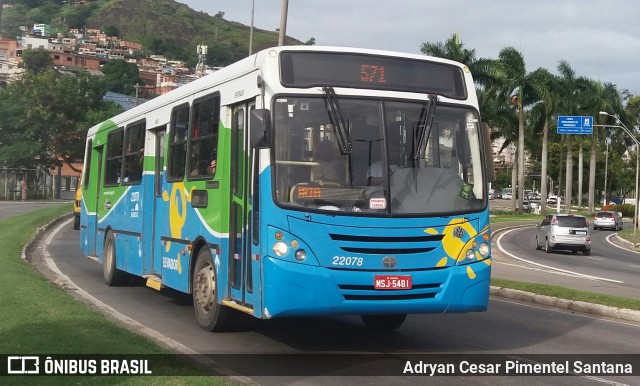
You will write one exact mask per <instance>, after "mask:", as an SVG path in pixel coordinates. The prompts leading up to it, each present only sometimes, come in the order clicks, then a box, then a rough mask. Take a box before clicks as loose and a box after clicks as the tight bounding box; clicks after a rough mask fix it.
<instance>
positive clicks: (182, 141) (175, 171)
mask: <svg viewBox="0 0 640 386" xmlns="http://www.w3.org/2000/svg"><path fill="white" fill-rule="evenodd" d="M188 127H189V105H183V106H181V107H178V108H176V109H174V110H173V112H172V113H171V127H170V129H169V130H170V131H171V133H170V135H169V162H168V176H167V180H169V181H181V180H182V179H183V178H184V174H185V163H186V160H187V129H188Z"/></svg>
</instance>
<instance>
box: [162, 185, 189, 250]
mask: <svg viewBox="0 0 640 386" xmlns="http://www.w3.org/2000/svg"><path fill="white" fill-rule="evenodd" d="M162 199H163V200H164V201H165V202H166V201H168V202H169V229H170V231H171V237H173V238H176V239H179V238H181V237H182V228H183V227H184V224H185V223H186V222H187V195H186V194H185V192H184V183H182V182H176V183H174V184H173V187H172V188H171V196H169V194H168V193H167V191H166V190H165V191H163V192H162ZM170 247H171V241H168V242H167V247H166V251H167V252H168V251H169V248H170Z"/></svg>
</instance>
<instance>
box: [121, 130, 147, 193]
mask: <svg viewBox="0 0 640 386" xmlns="http://www.w3.org/2000/svg"><path fill="white" fill-rule="evenodd" d="M125 149H126V151H125V155H124V164H125V166H124V171H125V172H124V173H125V174H124V179H123V182H125V183H129V184H135V183H140V181H141V180H142V168H143V162H144V122H139V123H136V124H134V125H129V126H128V127H127V131H126V140H125Z"/></svg>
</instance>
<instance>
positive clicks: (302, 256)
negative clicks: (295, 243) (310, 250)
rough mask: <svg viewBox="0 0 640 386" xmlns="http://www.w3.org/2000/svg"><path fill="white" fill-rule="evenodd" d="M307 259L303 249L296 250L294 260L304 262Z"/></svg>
mask: <svg viewBox="0 0 640 386" xmlns="http://www.w3.org/2000/svg"><path fill="white" fill-rule="evenodd" d="M306 258H307V251H305V250H304V249H298V250H297V251H296V260H298V261H304V260H305V259H306Z"/></svg>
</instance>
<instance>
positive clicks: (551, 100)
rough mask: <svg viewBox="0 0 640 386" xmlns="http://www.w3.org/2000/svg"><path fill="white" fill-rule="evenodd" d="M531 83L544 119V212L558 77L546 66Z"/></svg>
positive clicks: (541, 187) (537, 71)
mask: <svg viewBox="0 0 640 386" xmlns="http://www.w3.org/2000/svg"><path fill="white" fill-rule="evenodd" d="M529 79H530V85H531V88H532V90H533V91H534V92H535V93H536V95H537V99H538V100H539V102H538V104H537V106H534V109H536V107H538V108H539V109H540V110H541V111H540V117H541V119H542V156H541V163H542V165H541V172H540V174H541V177H540V193H541V201H542V202H541V204H542V208H541V209H542V213H546V212H547V194H548V192H547V188H548V186H547V167H548V166H547V162H548V158H547V157H548V146H549V145H548V143H549V124H550V122H551V120H552V116H553V114H554V113H555V111H556V107H557V104H558V94H557V90H558V81H559V80H558V77H557V76H555V75H553V74H551V73H550V72H549V71H548V70H546V69H544V68H538V69H537V70H536V71H534V72H532V73H531V74H530V77H529Z"/></svg>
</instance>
